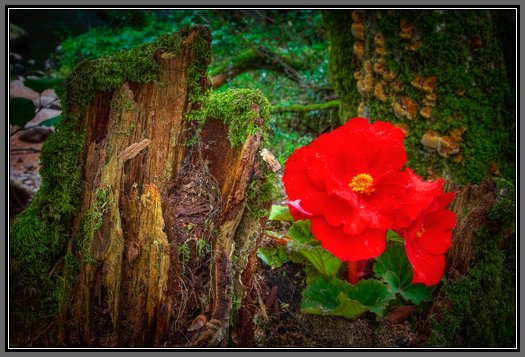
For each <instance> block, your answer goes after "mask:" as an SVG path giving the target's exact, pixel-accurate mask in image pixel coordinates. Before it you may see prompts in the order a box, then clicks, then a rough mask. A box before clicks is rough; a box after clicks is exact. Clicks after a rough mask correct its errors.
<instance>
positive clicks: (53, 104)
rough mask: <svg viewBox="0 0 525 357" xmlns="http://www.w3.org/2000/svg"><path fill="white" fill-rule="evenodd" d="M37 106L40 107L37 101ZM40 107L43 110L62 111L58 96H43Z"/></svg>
mask: <svg viewBox="0 0 525 357" xmlns="http://www.w3.org/2000/svg"><path fill="white" fill-rule="evenodd" d="M35 105H38V100H37V101H36V103H35ZM40 105H41V106H42V107H43V108H48V109H55V110H62V106H61V105H60V101H59V100H58V99H57V97H56V96H49V95H42V96H41V97H40Z"/></svg>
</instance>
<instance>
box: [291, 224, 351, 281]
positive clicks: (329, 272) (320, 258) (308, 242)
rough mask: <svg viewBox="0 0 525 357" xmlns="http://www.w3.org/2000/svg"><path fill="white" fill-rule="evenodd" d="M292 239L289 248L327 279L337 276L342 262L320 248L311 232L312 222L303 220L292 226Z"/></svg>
mask: <svg viewBox="0 0 525 357" xmlns="http://www.w3.org/2000/svg"><path fill="white" fill-rule="evenodd" d="M288 235H289V236H290V237H292V238H293V239H294V240H292V241H291V242H290V243H288V247H289V248H290V250H291V251H292V252H293V251H295V252H299V253H300V254H301V255H302V256H303V257H305V258H306V260H307V261H308V262H309V263H310V264H312V266H313V267H314V268H315V269H316V270H317V271H319V272H320V273H321V274H322V275H324V276H326V277H331V276H335V275H336V274H337V271H338V270H339V267H340V266H341V264H342V262H341V261H340V260H339V259H338V258H336V257H334V256H333V255H332V254H331V253H329V252H328V251H327V250H325V249H324V248H323V247H321V246H320V243H319V241H318V240H316V239H315V237H314V236H313V234H312V232H311V231H310V221H308V220H302V221H297V222H294V223H293V224H292V226H291V227H290V228H289V229H288Z"/></svg>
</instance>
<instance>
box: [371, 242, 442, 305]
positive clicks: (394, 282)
mask: <svg viewBox="0 0 525 357" xmlns="http://www.w3.org/2000/svg"><path fill="white" fill-rule="evenodd" d="M374 273H375V276H376V277H377V278H380V279H383V281H384V282H386V284H387V285H388V286H389V288H390V289H391V290H392V292H393V293H394V294H400V295H401V296H402V297H403V298H404V299H406V300H410V301H412V302H413V303H414V304H415V305H419V304H420V303H422V302H423V301H431V300H432V291H433V287H427V286H424V285H423V284H412V267H411V265H410V262H409V261H408V258H407V257H406V254H405V248H404V246H403V244H399V243H395V244H391V245H389V246H388V247H387V248H386V249H385V251H384V252H383V254H381V255H380V256H379V257H377V258H376V263H375V264H374Z"/></svg>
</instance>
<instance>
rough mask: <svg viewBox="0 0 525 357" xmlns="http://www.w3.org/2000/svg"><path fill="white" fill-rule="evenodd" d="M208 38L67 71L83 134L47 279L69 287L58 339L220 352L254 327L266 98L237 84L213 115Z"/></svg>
mask: <svg viewBox="0 0 525 357" xmlns="http://www.w3.org/2000/svg"><path fill="white" fill-rule="evenodd" d="M210 44H211V36H210V34H209V32H208V30H207V29H206V28H204V27H200V26H196V27H194V28H192V29H188V28H185V29H182V30H181V31H179V32H177V33H175V34H174V35H171V36H168V37H164V38H163V39H162V40H159V41H157V42H156V43H153V44H150V45H146V46H145V47H143V48H142V49H140V48H139V49H138V50H133V51H138V52H136V54H137V56H138V58H136V59H135V61H138V63H135V62H132V61H133V60H134V59H133V57H135V54H134V53H133V54H132V53H131V52H130V53H128V54H127V55H126V54H125V55H124V60H122V59H120V60H119V59H118V58H117V57H109V58H102V59H99V60H95V61H89V62H88V63H83V64H81V65H79V67H78V68H77V69H76V70H75V72H74V73H73V74H72V76H71V77H70V78H69V79H68V81H67V98H68V99H69V105H68V107H67V109H66V112H67V111H69V114H68V113H66V115H65V118H64V120H65V121H66V122H68V123H69V122H72V119H71V117H72V116H73V114H75V115H74V117H75V118H77V119H76V121H75V125H74V126H75V131H76V132H78V133H82V135H79V138H80V139H81V146H80V147H81V150H80V153H79V156H78V167H79V170H80V175H79V177H80V180H79V190H78V192H79V195H78V198H77V199H78V203H79V204H78V209H77V211H76V212H75V214H74V215H71V217H72V220H70V221H69V222H67V223H66V225H68V224H69V225H68V226H66V227H64V229H63V230H64V232H65V233H66V234H67V235H68V236H69V237H70V239H69V241H68V242H67V248H66V247H62V251H64V250H66V257H65V263H63V264H62V266H63V268H62V269H61V272H60V273H56V272H55V271H56V270H57V269H54V271H53V273H52V274H50V276H51V275H61V279H62V281H65V282H66V283H65V284H64V285H63V286H62V291H61V296H62V298H61V300H60V301H59V302H58V303H59V304H60V310H59V319H58V321H59V323H58V324H57V326H59V328H58V329H57V332H58V336H59V337H58V341H59V343H62V344H65V345H79V346H221V345H226V344H227V343H229V342H230V335H231V331H230V323H231V322H232V321H236V323H237V325H239V326H249V325H251V324H252V323H253V322H252V320H253V313H254V312H255V311H254V309H253V306H252V305H253V304H251V298H250V293H251V286H252V280H253V275H254V273H255V269H254V267H255V264H256V250H257V244H258V240H259V236H260V233H261V231H262V227H263V225H264V212H265V211H264V209H268V208H269V205H270V204H271V197H270V196H268V195H264V194H262V193H261V192H260V188H261V187H263V188H264V187H266V186H268V185H269V184H270V183H269V180H270V178H271V177H272V174H273V172H271V171H270V170H268V169H266V168H265V167H264V166H263V165H264V162H263V161H260V160H259V155H258V153H259V150H260V148H261V144H262V139H263V135H264V129H265V127H266V126H265V124H264V121H265V120H267V119H268V113H269V109H268V108H267V106H268V102H267V100H266V99H265V98H264V97H263V96H262V95H260V94H259V93H258V92H255V91H249V94H250V95H247V93H248V92H246V91H245V92H242V91H239V92H230V93H228V95H229V96H228V97H227V98H226V97H224V98H225V99H224V100H223V101H222V102H221V98H222V97H220V95H217V97H215V102H214V103H216V104H217V103H218V102H220V106H221V110H222V111H221V110H214V111H211V110H210V111H206V110H205V109H206V108H208V104H207V103H208V102H209V99H210V98H211V97H212V96H213V94H211V91H210V90H209V87H210V82H209V81H208V80H207V65H208V62H209V60H210V56H209V53H210ZM141 51H142V52H141ZM144 51H147V52H146V55H145V54H144ZM148 53H150V54H151V55H152V56H153V60H154V61H151V59H150V58H148V57H147V54H148ZM130 54H132V55H130ZM119 56H122V55H119ZM126 56H127V57H126ZM119 58H122V57H119ZM141 61H142V62H141ZM130 68H132V69H133V70H134V71H135V72H133V74H131V72H130ZM151 68H153V69H154V71H151ZM93 69H96V74H93V73H92V70H93ZM136 73H139V74H140V73H147V75H145V77H138V75H137V74H136ZM116 74H119V75H120V77H119V76H117V75H116ZM98 76H107V77H106V78H100V77H98ZM143 76H144V75H143ZM87 89H90V90H92V91H93V95H91V96H89V95H87V94H86V93H84V91H86V90H87ZM232 93H233V94H232ZM84 96H86V97H84ZM217 98H218V99H217ZM247 101H249V103H247ZM72 113H73V114H72ZM221 113H230V115H231V117H230V118H225V117H223V116H222V114H221ZM232 113H233V114H232ZM68 115H69V116H68ZM236 116H238V117H239V118H241V117H242V118H245V119H246V118H249V119H250V120H251V122H250V123H246V122H245V123H243V125H245V126H246V127H247V128H249V131H245V132H242V130H241V129H243V128H244V127H241V126H239V127H235V126H236V125H238V123H237V122H236V119H235V118H236ZM189 119H191V120H189ZM196 119H198V120H196ZM68 120H69V121H68ZM63 125H64V126H65V125H66V124H63ZM232 130H233V131H235V130H236V131H237V132H236V135H237V141H239V138H241V139H242V140H240V141H239V142H240V144H238V142H234V141H232V137H231V133H232ZM239 131H241V132H239ZM68 134H70V133H66V131H65V130H62V131H61V130H60V128H59V130H58V131H57V134H54V135H58V136H60V135H62V136H64V135H68ZM51 141H52V142H53V140H51ZM55 142H56V140H55ZM67 149H68V148H67V147H63V146H60V145H57V146H56V148H55V150H59V151H60V150H67ZM43 165H44V168H45V165H46V163H45V162H44V163H43ZM43 172H44V176H45V173H46V171H45V170H43ZM45 179H46V178H45V177H44V181H45ZM48 181H49V180H48ZM265 185H266V186H265ZM48 186H49V187H48ZM48 186H46V185H43V187H44V189H48V190H49V191H50V192H51V194H60V191H59V190H58V189H57V188H53V187H52V185H48ZM267 191H271V189H268V190H267ZM35 207H36V208H35V210H36V211H40V212H41V211H42V210H45V209H46V204H45V202H42V201H39V200H36V202H35ZM261 210H262V212H263V213H262V214H261ZM50 223H51V222H50ZM17 239H18V237H17V233H16V232H15V233H13V237H12V241H17ZM63 245H66V244H63ZM62 256H63V253H62ZM62 261H64V259H62ZM71 262H73V263H71ZM75 267H78V268H77V269H75ZM58 270H60V269H58ZM77 273H78V275H77ZM67 282H70V283H69V284H67ZM247 304H248V305H250V306H247ZM240 312H241V313H240ZM51 330H52V329H51ZM250 331H251V333H250ZM242 332H244V333H240V332H237V333H236V339H235V341H234V342H236V343H238V344H243V345H246V344H249V343H250V340H251V338H253V328H251V330H250V328H247V329H246V330H245V331H242Z"/></svg>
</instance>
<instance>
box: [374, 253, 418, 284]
mask: <svg viewBox="0 0 525 357" xmlns="http://www.w3.org/2000/svg"><path fill="white" fill-rule="evenodd" d="M373 269H374V273H375V276H376V277H378V278H382V277H383V276H384V275H385V274H386V273H387V272H389V271H390V272H393V273H395V274H397V276H398V277H399V284H400V285H403V286H405V285H409V284H410V282H411V280H412V267H411V265H410V263H409V261H408V259H407V257H406V254H405V247H404V246H403V244H398V243H395V244H392V245H388V246H387V248H386V249H385V251H384V252H383V254H381V255H380V256H379V257H377V258H376V263H375V264H374V268H373Z"/></svg>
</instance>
